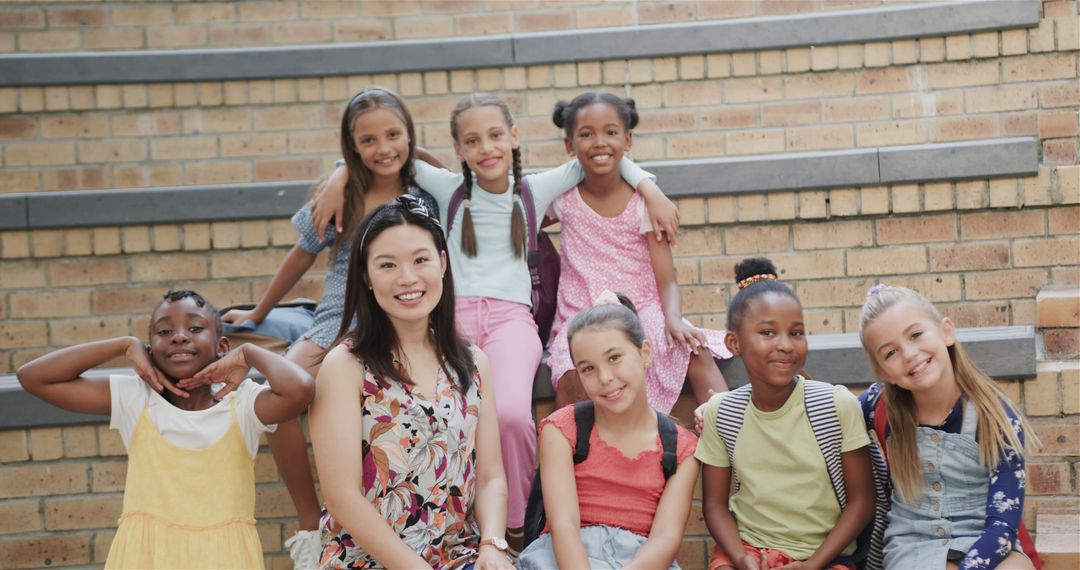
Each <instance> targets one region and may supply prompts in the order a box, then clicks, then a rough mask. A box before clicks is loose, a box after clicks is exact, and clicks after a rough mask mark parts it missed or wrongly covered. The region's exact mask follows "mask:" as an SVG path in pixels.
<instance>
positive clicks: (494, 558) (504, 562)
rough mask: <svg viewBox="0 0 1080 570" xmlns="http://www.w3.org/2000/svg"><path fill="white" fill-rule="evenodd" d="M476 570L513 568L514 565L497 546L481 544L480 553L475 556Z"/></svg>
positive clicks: (511, 569) (505, 569)
mask: <svg viewBox="0 0 1080 570" xmlns="http://www.w3.org/2000/svg"><path fill="white" fill-rule="evenodd" d="M473 568H475V569H476V570H513V568H514V565H513V564H511V563H510V558H508V557H507V556H506V554H505V553H503V552H502V551H501V550H499V549H498V548H495V547H494V546H491V545H486V546H481V547H480V555H479V556H477V557H476V564H475V565H474V566H473Z"/></svg>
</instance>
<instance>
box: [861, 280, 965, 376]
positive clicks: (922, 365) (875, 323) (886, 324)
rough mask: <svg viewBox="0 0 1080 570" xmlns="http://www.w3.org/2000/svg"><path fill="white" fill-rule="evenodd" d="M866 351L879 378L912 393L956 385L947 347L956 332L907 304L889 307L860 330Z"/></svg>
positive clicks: (952, 343)
mask: <svg viewBox="0 0 1080 570" xmlns="http://www.w3.org/2000/svg"><path fill="white" fill-rule="evenodd" d="M863 340H864V342H865V345H866V350H867V351H868V352H869V353H870V357H871V359H872V360H873V363H874V369H875V372H877V374H878V376H879V377H880V378H881V379H882V380H884V381H886V382H888V383H890V384H895V385H896V386H899V387H900V388H903V389H905V390H909V391H911V392H922V391H934V390H942V389H950V388H951V387H952V386H955V384H956V379H955V377H954V375H953V368H952V360H951V359H950V358H949V347H950V346H953V345H954V344H956V329H955V328H954V327H953V323H952V321H951V320H949V319H942V320H941V321H940V322H939V321H938V320H937V319H935V318H934V317H933V316H932V315H929V314H927V313H926V311H924V310H922V309H921V308H920V307H918V306H917V305H915V304H914V303H912V302H910V301H904V302H900V303H897V304H895V305H893V306H892V307H889V308H888V309H886V310H885V311H884V312H882V313H881V314H880V315H878V316H877V318H875V319H874V320H872V321H870V322H869V323H867V325H866V327H865V330H864V331H863Z"/></svg>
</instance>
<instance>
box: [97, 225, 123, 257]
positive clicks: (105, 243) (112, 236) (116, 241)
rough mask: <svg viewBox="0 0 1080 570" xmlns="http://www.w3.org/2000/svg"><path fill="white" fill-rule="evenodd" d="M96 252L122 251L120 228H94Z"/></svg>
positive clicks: (101, 253)
mask: <svg viewBox="0 0 1080 570" xmlns="http://www.w3.org/2000/svg"><path fill="white" fill-rule="evenodd" d="M94 253H95V254H97V255H111V254H116V253H120V228H108V227H105V228H94Z"/></svg>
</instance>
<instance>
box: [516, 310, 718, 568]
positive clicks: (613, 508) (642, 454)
mask: <svg viewBox="0 0 1080 570" xmlns="http://www.w3.org/2000/svg"><path fill="white" fill-rule="evenodd" d="M597 302H598V304H597V306H594V307H592V308H590V309H587V310H585V311H582V312H581V313H578V315H577V316H575V317H574V319H573V320H572V321H571V322H570V325H569V327H568V329H567V331H568V332H567V338H568V339H569V344H570V352H571V355H572V358H573V362H574V366H575V367H576V370H577V372H578V374H579V376H580V378H581V384H582V387H583V388H584V389H585V392H586V394H587V395H588V397H589V399H590V400H591V401H592V403H593V408H594V417H595V420H594V423H593V430H592V433H591V434H590V436H589V453H588V456H587V457H586V459H585V460H584V461H582V462H581V463H578V464H576V465H575V464H574V462H573V455H574V452H575V449H574V448H575V442H576V441H577V425H576V423H575V419H574V406H567V407H564V408H561V409H559V410H558V411H556V412H555V413H553V414H551V415H550V416H548V417H547V418H545V419H544V420H543V421H542V422H541V423H540V432H541V433H540V478H541V481H542V485H543V494H544V508H545V512H546V516H547V529H546V532H545V533H544V534H542V535H541V536H540V537H539V538H538V539H536V540H535V541H533V542H532V543H531V544H530V545H529V546H528V547H527V548H526V549H525V551H524V552H522V553H521V558H520V560H519V567H520V568H522V569H523V570H528V569H534V568H535V569H540V568H555V567H559V568H623V567H634V568H668V567H672V568H677V567H678V566H677V565H676V564H675V563H674V561H675V556H676V554H678V551H679V545H680V544H681V543H682V537H683V531H684V530H685V529H686V520H687V517H688V516H689V514H690V499H691V495H692V494H693V490H694V485H695V484H696V483H697V473H698V462H697V460H696V459H694V457H693V454H694V448H695V446H696V445H697V438H696V437H694V435H693V434H692V433H690V432H689V431H687V430H685V429H683V428H682V427H681V426H677V427H676V431H677V436H676V446H675V449H676V453H675V455H676V464H677V468H676V469H675V472H674V473H673V474H672V475H671V477H670V478H668V479H667V480H666V481H665V478H664V471H663V468H662V464H661V455H662V452H663V447H662V443H661V441H660V428H659V423H660V416H659V415H658V413H657V412H656V411H654V410H653V409H652V408H651V407H650V406H649V401H648V399H647V398H646V395H645V377H646V369H647V368H648V366H649V361H650V359H651V358H652V353H653V349H652V345H651V344H650V343H649V341H648V340H646V339H645V332H644V330H642V327H641V321H639V320H638V317H637V313H636V312H635V311H634V309H633V304H632V303H631V302H630V301H629V300H628V299H627V298H626V297H623V296H621V295H620V296H616V295H615V294H613V293H611V292H609V291H605V292H603V293H602V294H601V295H600V298H598V299H597Z"/></svg>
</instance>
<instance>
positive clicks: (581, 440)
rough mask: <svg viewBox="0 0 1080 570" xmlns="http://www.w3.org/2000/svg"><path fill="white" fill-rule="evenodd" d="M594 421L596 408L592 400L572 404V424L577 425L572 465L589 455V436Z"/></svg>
mask: <svg viewBox="0 0 1080 570" xmlns="http://www.w3.org/2000/svg"><path fill="white" fill-rule="evenodd" d="M595 421H596V409H595V408H593V403H592V400H585V401H582V402H578V403H576V404H574V424H575V425H576V426H577V427H576V429H577V442H576V444H575V445H574V465H577V464H578V463H581V462H582V461H585V459H586V458H588V457H589V436H590V435H592V428H593V423H595Z"/></svg>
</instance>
